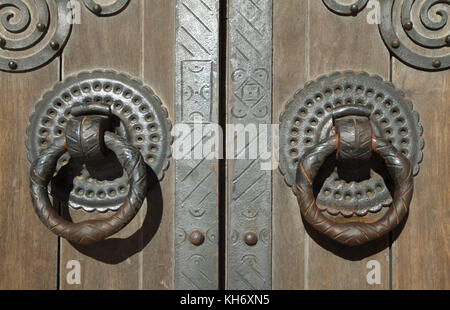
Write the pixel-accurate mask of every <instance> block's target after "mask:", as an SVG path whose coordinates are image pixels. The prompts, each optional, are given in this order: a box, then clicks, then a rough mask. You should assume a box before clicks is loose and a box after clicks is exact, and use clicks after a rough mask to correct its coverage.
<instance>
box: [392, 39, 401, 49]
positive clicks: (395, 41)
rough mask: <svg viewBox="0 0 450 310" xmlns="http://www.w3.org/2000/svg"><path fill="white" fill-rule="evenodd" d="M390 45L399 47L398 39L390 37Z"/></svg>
mask: <svg viewBox="0 0 450 310" xmlns="http://www.w3.org/2000/svg"><path fill="white" fill-rule="evenodd" d="M391 46H392V47H393V48H399V47H400V41H399V39H392V41H391Z"/></svg>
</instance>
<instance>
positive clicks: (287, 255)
mask: <svg viewBox="0 0 450 310" xmlns="http://www.w3.org/2000/svg"><path fill="white" fill-rule="evenodd" d="M307 8H308V3H307V1H297V0H285V1H274V8H273V9H274V12H273V18H274V21H273V46H274V48H273V53H274V54H273V123H274V124H278V123H279V117H280V114H281V112H282V111H283V110H284V105H285V103H286V102H287V101H288V100H289V99H291V98H292V96H293V94H294V93H295V92H296V91H297V90H298V88H299V87H301V86H302V85H303V84H304V83H305V82H306V65H305V59H306V58H305V53H306V50H307V49H306V48H305V43H306V36H305V30H306V22H307V19H306V18H307V14H306V13H307ZM272 175H273V181H272V182H273V189H272V191H273V193H272V194H273V205H272V217H273V220H272V229H273V236H272V287H273V289H303V288H304V281H303V277H304V274H305V270H304V261H303V258H304V257H303V253H304V247H305V245H304V239H305V233H304V230H303V224H302V220H301V215H300V211H299V208H298V204H297V199H296V198H295V196H294V194H293V193H292V190H291V189H290V188H289V187H288V186H287V185H286V183H285V181H284V177H283V176H282V175H281V173H280V172H279V171H278V170H276V171H274V172H273V174H272ZM288 266H291V267H288ZM294 266H295V267H294ZM292 267H294V268H292Z"/></svg>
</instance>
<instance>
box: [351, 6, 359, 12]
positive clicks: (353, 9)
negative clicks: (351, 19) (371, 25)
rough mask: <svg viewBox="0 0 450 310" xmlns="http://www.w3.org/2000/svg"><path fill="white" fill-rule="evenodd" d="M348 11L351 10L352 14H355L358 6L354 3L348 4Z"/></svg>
mask: <svg viewBox="0 0 450 310" xmlns="http://www.w3.org/2000/svg"><path fill="white" fill-rule="evenodd" d="M350 11H351V12H352V13H353V14H356V13H358V11H359V8H358V6H357V5H356V4H353V5H351V6H350Z"/></svg>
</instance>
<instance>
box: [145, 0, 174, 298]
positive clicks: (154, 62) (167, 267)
mask: <svg viewBox="0 0 450 310" xmlns="http://www.w3.org/2000/svg"><path fill="white" fill-rule="evenodd" d="M143 12H144V16H145V18H144V30H143V31H144V32H143V44H144V55H143V59H144V60H143V80H144V83H145V84H147V85H149V86H150V87H151V88H152V89H153V91H154V92H155V93H156V94H157V95H158V97H159V98H160V99H161V101H162V102H163V104H164V106H165V107H166V108H167V109H168V111H169V118H170V120H171V121H172V122H173V121H174V115H175V114H174V102H175V100H174V99H175V98H174V95H175V90H174V86H175V81H174V79H175V55H174V53H175V46H174V45H175V1H165V0H150V1H149V0H146V1H144V8H143ZM155 29H157V31H155ZM153 192H154V193H155V194H154V196H155V198H157V199H151V200H150V201H151V204H150V207H151V210H152V211H151V215H150V219H151V222H152V225H151V226H150V227H151V228H149V229H148V233H149V234H150V232H151V234H154V236H153V238H152V240H151V242H150V243H149V244H148V245H147V246H146V247H145V249H144V250H143V255H144V258H143V261H142V263H143V265H142V269H143V271H144V277H143V288H144V289H174V287H175V284H174V265H175V261H174V259H175V253H174V251H175V249H174V242H175V241H174V238H175V229H174V205H175V201H174V200H175V165H174V162H173V161H171V162H170V166H169V169H168V170H167V171H166V173H165V176H164V179H163V181H162V182H161V184H160V189H159V190H158V189H155V190H154V191H153ZM158 199H159V200H158ZM157 201H160V203H155V202H157ZM156 230H157V232H156ZM145 234H146V232H145V231H144V235H145Z"/></svg>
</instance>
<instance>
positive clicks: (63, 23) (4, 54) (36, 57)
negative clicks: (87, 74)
mask: <svg viewBox="0 0 450 310" xmlns="http://www.w3.org/2000/svg"><path fill="white" fill-rule="evenodd" d="M67 4H68V2H67V1H66V0H56V1H51V2H49V1H45V0H34V1H28V2H25V1H21V0H0V14H1V28H2V29H0V54H1V55H0V70H2V71H8V72H23V71H28V70H31V69H35V68H38V67H41V66H43V65H45V64H47V63H48V62H50V61H51V60H52V59H53V58H54V57H56V56H57V55H58V54H59V53H60V51H61V50H62V48H63V47H64V45H65V44H66V42H67V39H68V38H69V34H70V31H71V29H72V23H71V20H72V12H71V8H70V7H69V6H68V5H67ZM30 8H31V9H32V10H33V11H34V12H36V17H34V18H33V17H32V13H31V12H30ZM55 11H56V12H55ZM28 51H29V53H27V52H28Z"/></svg>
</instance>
